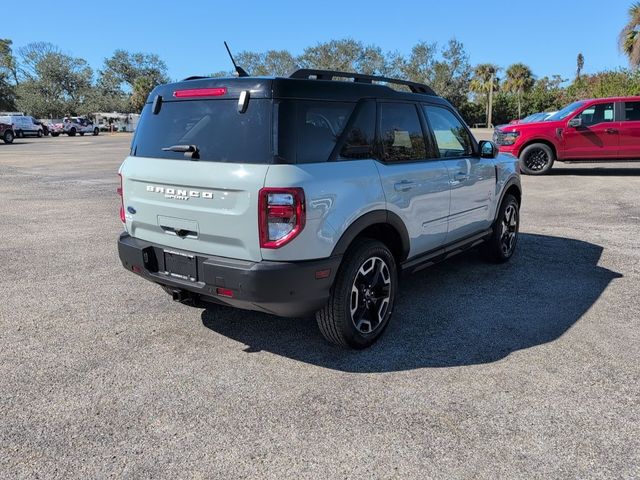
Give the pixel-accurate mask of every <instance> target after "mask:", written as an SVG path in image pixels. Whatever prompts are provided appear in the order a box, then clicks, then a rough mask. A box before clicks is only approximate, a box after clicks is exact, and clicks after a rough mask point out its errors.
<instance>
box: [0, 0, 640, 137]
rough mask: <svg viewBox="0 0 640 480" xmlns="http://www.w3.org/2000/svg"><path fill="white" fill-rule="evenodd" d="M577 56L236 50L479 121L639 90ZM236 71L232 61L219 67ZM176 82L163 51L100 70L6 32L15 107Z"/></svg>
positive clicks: (139, 96)
mask: <svg viewBox="0 0 640 480" xmlns="http://www.w3.org/2000/svg"><path fill="white" fill-rule="evenodd" d="M636 13H637V17H632V18H636V19H637V20H639V21H640V8H639V9H638V12H636ZM634 14H635V13H634ZM625 28H627V30H626V31H627V33H626V36H624V39H626V40H624V41H623V36H622V34H621V38H620V42H621V49H622V48H624V47H625V45H626V46H628V47H629V48H630V50H629V51H630V52H631V53H630V58H631V57H632V56H634V55H636V53H634V52H635V50H634V48H636V47H635V45H636V43H638V44H639V45H640V36H638V35H636V33H635V32H637V30H635V29H632V30H628V27H625ZM629 32H631V33H629ZM629 38H632V40H633V41H631V40H629ZM625 42H626V43H625ZM634 42H635V43H634ZM638 58H639V59H640V56H638ZM569 61H570V60H569ZM575 61H576V73H575V76H574V77H573V78H571V79H564V78H562V77H561V76H559V75H553V76H551V77H547V76H545V77H541V78H538V77H536V76H535V75H534V73H533V72H532V71H531V69H530V68H529V67H528V66H527V65H525V64H523V63H516V64H513V65H509V66H506V67H505V68H502V67H500V66H498V65H494V64H480V65H475V66H472V65H471V63H470V61H469V55H468V54H467V52H466V50H465V48H464V45H463V44H462V43H461V42H459V41H458V40H455V39H451V40H449V42H447V43H446V44H444V45H438V44H436V43H429V42H419V43H417V44H416V45H414V46H413V47H412V49H411V50H410V52H409V53H408V54H401V53H399V52H397V51H395V52H384V51H383V50H382V49H381V48H380V47H378V46H376V45H366V44H364V43H362V42H359V41H356V40H353V39H344V40H331V41H328V42H324V43H318V44H317V45H314V46H311V47H307V48H305V49H304V50H303V52H302V53H301V54H300V55H294V54H292V53H291V52H289V51H287V50H268V51H266V52H252V51H243V52H240V53H238V55H236V62H237V63H238V64H239V65H241V66H242V67H243V68H244V69H245V70H247V71H248V72H249V73H250V74H251V75H276V76H285V75H288V74H289V73H290V72H291V71H293V70H295V69H297V68H319V69H330V70H340V71H349V72H359V73H364V74H371V75H381V76H386V77H396V78H404V79H408V80H412V81H415V82H420V83H425V84H427V85H429V86H431V87H432V88H433V89H434V90H435V91H436V93H438V94H439V95H441V96H442V97H444V98H446V99H447V100H449V101H450V102H451V103H452V104H453V105H454V106H455V107H456V108H457V109H458V110H459V111H460V112H461V114H462V116H463V117H464V118H465V120H466V121H467V123H468V124H470V125H474V124H489V125H490V124H500V123H505V122H508V121H509V120H511V119H514V118H522V117H524V116H526V115H528V114H531V113H534V112H540V111H550V110H557V109H559V108H561V107H562V106H564V105H566V104H568V103H570V102H572V101H574V100H577V99H580V98H592V97H603V96H617V95H637V94H640V75H639V73H638V71H637V69H635V68H631V69H619V70H615V71H604V72H599V73H596V74H591V75H586V74H583V73H582V72H583V69H584V65H585V61H586V60H585V57H584V56H583V55H582V54H581V53H580V54H578V55H577V58H576V60H575ZM231 75H233V72H232V71H231V70H229V71H222V72H215V73H212V74H211V76H214V77H224V76H231ZM167 81H169V78H168V75H167V66H166V64H165V62H164V61H163V60H162V59H160V57H159V56H158V55H155V54H149V53H130V52H127V51H125V50H116V51H115V52H114V53H113V55H112V56H111V57H109V58H106V59H105V60H104V64H103V65H102V67H101V68H100V69H98V70H97V71H94V70H93V69H92V68H91V67H90V66H89V65H88V63H87V62H86V61H85V60H84V59H82V58H76V57H73V56H71V55H69V54H67V53H64V52H62V51H61V50H60V49H59V48H58V47H56V46H55V45H52V44H50V43H42V42H38V43H32V44H29V45H26V46H24V47H21V48H18V49H17V50H16V51H14V50H13V48H12V42H11V40H8V39H4V40H1V39H0V110H14V109H15V110H20V111H24V112H27V113H28V114H30V115H33V116H36V117H60V116H63V115H69V114H74V115H83V114H85V115H86V114H90V113H92V112H97V111H120V112H139V111H140V110H141V109H142V107H143V105H144V102H145V100H146V98H147V96H148V94H149V92H150V91H151V90H152V89H153V88H154V87H155V86H156V85H158V84H160V83H165V82H167Z"/></svg>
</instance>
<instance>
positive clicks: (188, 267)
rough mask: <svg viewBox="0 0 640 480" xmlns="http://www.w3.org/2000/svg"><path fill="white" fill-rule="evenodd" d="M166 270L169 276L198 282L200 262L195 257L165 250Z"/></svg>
mask: <svg viewBox="0 0 640 480" xmlns="http://www.w3.org/2000/svg"><path fill="white" fill-rule="evenodd" d="M164 270H165V273H166V274H167V275H169V276H171V277H175V278H179V279H180V280H188V281H190V282H196V281H198V262H197V258H196V256H195V255H189V254H186V253H182V252H176V251H174V250H165V251H164Z"/></svg>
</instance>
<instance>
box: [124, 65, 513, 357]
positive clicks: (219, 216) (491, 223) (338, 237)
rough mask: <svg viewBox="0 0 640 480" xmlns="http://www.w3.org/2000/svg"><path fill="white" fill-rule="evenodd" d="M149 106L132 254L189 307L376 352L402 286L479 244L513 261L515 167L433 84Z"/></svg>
mask: <svg viewBox="0 0 640 480" xmlns="http://www.w3.org/2000/svg"><path fill="white" fill-rule="evenodd" d="M335 78H342V79H343V78H351V79H353V81H350V82H347V81H340V80H334V79H335ZM376 82H386V85H381V84H379V83H376ZM388 85H401V86H404V87H407V88H408V89H409V90H410V91H411V92H412V93H408V92H400V91H396V90H393V89H392V88H390V87H389V86H388ZM149 99H150V101H149V102H148V103H147V104H146V105H145V107H144V110H143V113H142V117H141V119H140V123H139V124H138V127H137V129H136V135H135V137H134V139H133V143H132V145H131V153H130V156H129V157H127V158H126V159H125V160H124V162H123V164H122V166H121V167H120V170H119V175H120V181H121V184H120V188H119V192H120V195H121V199H122V203H121V207H120V219H121V220H122V222H123V226H124V228H125V232H124V233H123V234H122V235H121V236H120V238H119V240H118V250H119V256H120V260H121V262H122V264H123V266H124V267H125V268H126V269H127V270H129V271H131V272H133V273H136V274H138V275H140V276H141V277H143V278H145V279H147V280H149V281H152V282H154V283H157V284H159V285H161V286H162V287H163V288H164V289H165V290H166V292H167V293H169V294H170V295H171V296H172V297H173V299H174V300H177V301H180V302H183V303H186V304H192V305H199V304H200V302H202V301H205V302H213V303H221V304H225V305H230V306H233V307H237V308H241V309H248V310H257V311H261V312H268V313H271V314H276V315H281V316H289V317H299V316H304V315H307V314H313V313H314V312H315V313H316V319H317V322H318V325H319V328H320V331H321V332H322V334H323V335H324V336H325V337H326V338H327V339H328V340H329V341H331V342H334V343H336V344H340V345H346V346H350V347H353V348H364V347H367V346H369V345H371V344H372V343H373V342H374V341H375V340H376V339H377V338H378V337H379V336H380V335H381V334H382V332H383V331H384V329H385V327H386V326H387V324H388V322H389V318H390V317H391V314H392V311H393V309H394V307H395V302H396V297H397V292H398V288H399V284H398V274H399V272H400V271H405V272H413V271H416V270H419V269H421V268H424V267H426V266H429V265H431V264H433V263H435V262H437V261H440V260H444V259H446V258H448V257H450V256H452V255H455V254H457V253H458V252H462V251H464V250H466V249H469V248H471V247H474V246H480V245H482V246H483V249H484V251H485V252H486V253H487V255H488V256H489V258H491V259H492V260H494V261H496V262H505V261H507V260H509V259H510V258H511V256H512V255H513V253H514V251H515V248H516V242H517V236H518V225H519V209H520V201H521V189H520V178H519V174H518V168H517V160H516V159H515V158H514V157H513V156H511V155H499V154H498V151H497V147H496V146H495V145H494V144H493V143H492V142H490V141H482V142H480V143H477V142H476V140H475V139H474V137H473V136H472V134H471V132H470V131H469V129H468V127H467V126H466V125H465V123H464V121H463V120H462V119H461V117H460V115H459V114H458V113H457V112H456V110H455V109H454V108H453V107H452V106H451V105H450V104H449V103H448V102H447V101H446V100H444V99H443V98H441V97H439V96H437V95H436V94H435V93H434V92H433V90H431V88H429V87H428V86H426V85H422V84H418V83H413V82H409V81H404V80H396V79H389V78H384V77H373V76H368V75H362V74H354V73H345V72H331V71H323V70H299V71H297V72H295V73H293V74H292V75H291V76H290V77H288V78H252V77H238V78H226V79H213V78H204V79H203V78H199V79H190V80H185V81H182V82H178V83H173V84H168V85H161V86H158V87H156V88H155V89H154V91H153V92H152V93H151V95H150V96H149ZM454 296H455V295H454V294H452V299H453V297H454ZM452 301H453V300H452Z"/></svg>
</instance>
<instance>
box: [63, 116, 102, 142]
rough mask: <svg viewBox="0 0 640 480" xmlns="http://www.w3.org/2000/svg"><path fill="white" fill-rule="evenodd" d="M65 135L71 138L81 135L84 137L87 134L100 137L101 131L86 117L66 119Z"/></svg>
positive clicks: (64, 125) (64, 122)
mask: <svg viewBox="0 0 640 480" xmlns="http://www.w3.org/2000/svg"><path fill="white" fill-rule="evenodd" d="M63 130H64V133H66V134H67V135H69V136H70V137H73V136H75V135H76V134H79V135H80V136H83V135H84V134H85V133H90V134H92V135H98V134H99V133H100V129H99V128H98V127H97V126H95V125H94V124H93V122H92V121H91V120H89V119H87V118H84V117H65V118H64V120H63Z"/></svg>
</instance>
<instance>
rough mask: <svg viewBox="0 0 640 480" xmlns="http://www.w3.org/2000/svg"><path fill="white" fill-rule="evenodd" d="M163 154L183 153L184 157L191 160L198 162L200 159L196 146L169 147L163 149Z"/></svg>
mask: <svg viewBox="0 0 640 480" xmlns="http://www.w3.org/2000/svg"><path fill="white" fill-rule="evenodd" d="M162 151H163V152H183V153H184V156H185V157H187V158H190V159H192V160H198V159H199V158H200V150H199V149H198V146H197V145H171V146H170V147H164V148H163V149H162Z"/></svg>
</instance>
